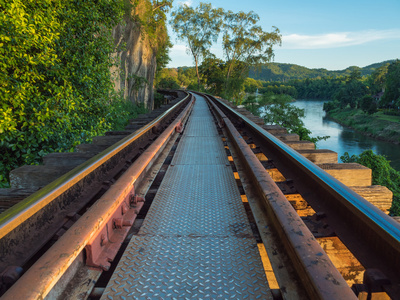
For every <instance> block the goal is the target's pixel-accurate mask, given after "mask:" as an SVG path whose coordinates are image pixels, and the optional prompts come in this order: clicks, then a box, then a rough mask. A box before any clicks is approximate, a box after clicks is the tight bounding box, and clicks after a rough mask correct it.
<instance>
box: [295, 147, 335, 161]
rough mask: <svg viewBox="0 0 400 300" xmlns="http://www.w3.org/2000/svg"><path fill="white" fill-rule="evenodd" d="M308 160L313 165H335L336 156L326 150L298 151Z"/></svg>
mask: <svg viewBox="0 0 400 300" xmlns="http://www.w3.org/2000/svg"><path fill="white" fill-rule="evenodd" d="M298 152H299V153H300V154H301V155H303V156H304V157H305V158H307V159H308V160H310V161H312V162H313V163H315V164H325V163H337V162H338V155H337V153H336V152H334V151H331V150H326V149H318V150H298Z"/></svg>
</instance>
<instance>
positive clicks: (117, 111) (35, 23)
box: [0, 0, 171, 186]
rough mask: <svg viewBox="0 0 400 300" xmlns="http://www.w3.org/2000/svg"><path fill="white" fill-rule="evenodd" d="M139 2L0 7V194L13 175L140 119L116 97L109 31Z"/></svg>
mask: <svg viewBox="0 0 400 300" xmlns="http://www.w3.org/2000/svg"><path fill="white" fill-rule="evenodd" d="M143 1H147V0H141V1H135V2H132V3H130V2H129V1H125V0H111V1H110V0H88V1H84V2H82V1H75V0H67V1H61V0H35V1H33V0H26V1H22V0H12V1H0V24H1V26H0V104H1V105H0V152H1V155H2V160H1V161H0V186H6V185H7V181H8V173H9V171H10V170H12V169H14V168H16V167H18V166H21V165H24V164H37V163H39V162H40V161H41V158H42V157H43V156H44V155H45V154H47V153H49V152H57V151H72V149H73V147H74V146H75V145H77V144H79V143H81V142H87V141H90V140H91V138H92V137H93V136H95V135H100V134H103V133H104V132H105V131H107V130H110V129H111V128H115V127H118V126H122V125H123V124H122V123H123V122H124V120H127V119H128V118H131V117H132V116H133V115H135V114H136V113H137V111H138V108H137V107H135V106H134V105H133V104H132V103H129V102H126V101H124V99H123V98H122V97H121V95H120V94H118V93H116V92H115V90H114V83H113V81H112V79H111V77H112V76H111V69H112V67H114V66H116V64H117V61H116V60H115V59H113V55H112V54H113V53H114V52H115V51H116V49H115V44H114V41H113V39H112V28H113V27H114V26H115V25H117V24H118V23H119V22H122V21H123V16H124V14H125V13H126V9H127V8H132V7H135V6H136V5H138V4H139V2H143ZM128 2H129V3H130V4H129V3H128ZM159 2H160V1H159ZM159 2H157V5H159V6H160V7H164V6H165V5H167V4H168V3H167V2H171V1H163V3H159ZM164 2H166V3H164ZM127 4H129V5H127ZM160 7H158V8H160ZM158 11H159V10H157V9H155V10H153V9H152V10H151V12H152V13H151V17H152V18H153V19H155V18H162V14H160V13H158ZM150 19H151V18H150ZM156 21H157V20H155V22H153V23H152V22H148V23H146V30H148V32H149V33H152V32H157V31H156V30H153V29H154V26H158V25H155V23H156ZM161 24H162V25H163V26H164V27H165V23H161ZM152 30H153V31H152ZM154 36H156V34H155V33H154ZM161 44H162V43H161ZM158 45H160V43H158ZM119 46H121V47H123V45H119Z"/></svg>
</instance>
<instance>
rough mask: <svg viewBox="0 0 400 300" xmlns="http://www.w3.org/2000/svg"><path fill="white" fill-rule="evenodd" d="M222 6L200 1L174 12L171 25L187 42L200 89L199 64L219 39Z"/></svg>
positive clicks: (179, 36)
mask: <svg viewBox="0 0 400 300" xmlns="http://www.w3.org/2000/svg"><path fill="white" fill-rule="evenodd" d="M222 13H223V10H222V9H221V8H213V7H212V5H211V3H203V2H200V4H199V6H198V7H196V8H193V7H191V6H188V5H186V4H184V5H182V6H180V7H179V8H178V9H177V10H176V11H174V12H172V17H173V19H172V20H171V25H172V28H173V30H174V31H175V32H176V34H177V36H178V38H179V39H180V40H183V41H185V42H186V45H187V47H188V53H189V54H191V55H192V56H193V60H194V62H195V67H196V74H197V82H198V89H200V74H199V70H198V67H199V64H200V61H201V59H202V58H203V57H205V56H206V55H207V54H208V52H209V49H210V47H211V45H212V43H213V42H216V41H217V38H218V34H219V31H220V28H221V24H222V19H221V15H222Z"/></svg>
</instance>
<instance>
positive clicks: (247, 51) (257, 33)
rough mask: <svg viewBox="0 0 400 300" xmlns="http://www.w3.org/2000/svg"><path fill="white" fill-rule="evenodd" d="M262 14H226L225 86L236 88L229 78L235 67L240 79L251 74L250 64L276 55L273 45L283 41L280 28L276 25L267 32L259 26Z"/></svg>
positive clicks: (224, 28) (224, 46)
mask: <svg viewBox="0 0 400 300" xmlns="http://www.w3.org/2000/svg"><path fill="white" fill-rule="evenodd" d="M259 19H260V18H259V16H258V15H257V14H256V13H255V12H253V11H250V12H248V13H245V12H242V11H240V12H238V13H233V12H232V11H228V12H226V13H225V15H224V27H223V37H222V48H223V51H224V55H225V58H226V63H227V70H226V82H225V88H226V89H227V88H232V86H230V84H229V81H230V78H231V75H232V71H233V70H234V69H235V70H236V73H237V78H243V80H244V79H245V78H246V77H247V74H248V71H249V70H250V67H255V66H258V65H261V64H262V63H266V62H269V61H270V60H271V59H272V57H273V49H272V47H273V46H274V45H276V44H279V45H280V43H281V35H280V34H279V29H278V28H276V27H273V31H272V32H265V31H264V30H263V29H262V28H261V26H259V25H257V23H258V21H259Z"/></svg>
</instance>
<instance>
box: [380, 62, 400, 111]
mask: <svg viewBox="0 0 400 300" xmlns="http://www.w3.org/2000/svg"><path fill="white" fill-rule="evenodd" d="M382 103H383V104H394V105H395V106H397V109H399V108H398V107H399V106H400V60H396V61H395V62H393V63H391V64H390V65H389V67H388V73H387V75H386V90H385V94H384V95H383V96H382Z"/></svg>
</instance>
